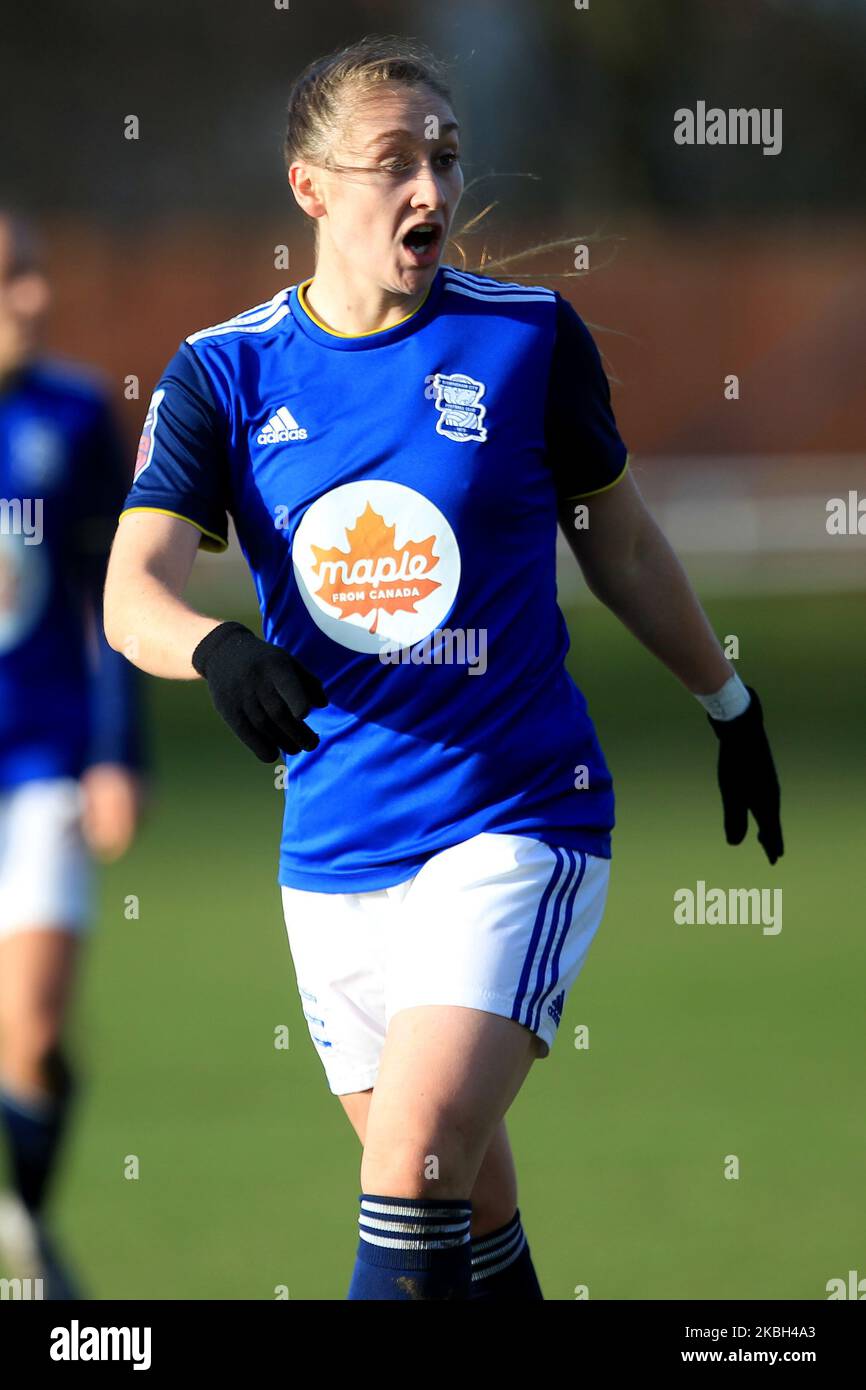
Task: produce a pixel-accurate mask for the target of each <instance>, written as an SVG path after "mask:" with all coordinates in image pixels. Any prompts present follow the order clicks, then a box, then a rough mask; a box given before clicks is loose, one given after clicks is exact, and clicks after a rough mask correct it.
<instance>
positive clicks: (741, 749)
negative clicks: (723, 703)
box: [707, 686, 784, 864]
mask: <svg viewBox="0 0 866 1390" xmlns="http://www.w3.org/2000/svg"><path fill="white" fill-rule="evenodd" d="M746 689H747V690H748V692H749V694H750V695H751V697H752V698H751V700H750V702H749V705H748V708H747V709H745V710H743V713H742V714H738V715H737V717H736V719H713V717H712V715H709V714H708V715H707V718H708V719H709V721H710V723H711V724H712V726H713V729H714V730H715V733H716V736H717V738H718V740H719V789H720V790H721V793H722V804H723V806H724V808H725V838H726V839H727V841H728V844H729V845H739V844H742V842H743V840H744V839H745V838H746V830H747V829H748V822H749V816H748V812H749V811H751V813H752V815H753V816H754V817H755V820H756V821H757V823H758V843H759V844H760V845H763V847H764V852H765V853H766V856H767V858H768V859H769V861H770V863H771V864H775V862H776V860H777V859H779V858H780V857H781V855H782V854H783V853H784V845H783V843H782V825H781V822H780V820H779V779H778V777H777V776H776V768H775V766H774V764H773V755H772V753H771V752H770V745H769V743H768V741H767V735H766V732H765V730H764V718H763V713H762V710H761V702H760V700H759V699H758V697H757V695H756V694H755V691H754V690H752V688H751V686H746Z"/></svg>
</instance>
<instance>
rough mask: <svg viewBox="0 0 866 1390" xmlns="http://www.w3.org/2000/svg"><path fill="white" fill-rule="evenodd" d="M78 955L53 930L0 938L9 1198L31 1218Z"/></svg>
mask: <svg viewBox="0 0 866 1390" xmlns="http://www.w3.org/2000/svg"><path fill="white" fill-rule="evenodd" d="M78 952H79V937H78V935H77V934H76V933H74V932H72V931H67V930H65V929H63V928H59V927H58V928H51V927H38V928H34V929H30V930H20V931H15V932H13V933H11V934H10V935H8V936H4V937H2V938H0V1116H2V1120H3V1126H4V1129H5V1131H6V1136H7V1140H8V1144H9V1151H10V1159H11V1163H10V1167H11V1172H12V1180H13V1183H14V1186H15V1189H16V1192H17V1194H18V1196H19V1197H20V1199H21V1201H22V1202H23V1204H24V1205H25V1207H26V1208H27V1210H28V1212H30V1213H31V1214H34V1215H35V1214H37V1213H38V1212H39V1211H40V1209H41V1208H42V1205H43V1202H44V1200H45V1196H46V1193H47V1191H48V1187H49V1183H50V1180H51V1176H52V1173H53V1171H54V1168H55V1164H56V1160H57V1155H58V1152H59V1148H60V1144H61V1141H62V1138H63V1134H64V1130H65V1128H66V1122H67V1119H68V1114H69V1103H70V1098H71V1093H72V1080H71V1076H70V1072H69V1068H68V1066H67V1064H66V1061H65V1058H64V1056H63V1052H62V1031H63V1023H64V1019H65V1015H66V1010H67V1006H68V1002H69V999H70V995H71V991H72V985H73V980H74V975H75V966H76V961H77V957H78Z"/></svg>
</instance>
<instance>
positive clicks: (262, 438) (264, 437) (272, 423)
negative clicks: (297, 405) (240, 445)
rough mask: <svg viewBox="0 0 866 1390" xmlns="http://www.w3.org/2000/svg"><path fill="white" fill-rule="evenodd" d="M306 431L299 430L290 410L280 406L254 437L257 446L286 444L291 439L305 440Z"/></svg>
mask: <svg viewBox="0 0 866 1390" xmlns="http://www.w3.org/2000/svg"><path fill="white" fill-rule="evenodd" d="M306 437H307V431H306V430H304V429H301V427H300V425H299V424H298V422H297V420H296V419H295V417H294V415H293V414H292V412H291V411H290V410H288V409H287V408H286V407H285V406H284V405H281V406H280V408H279V410H278V411H277V413H276V415H272V416H271V418H270V420H269V421H268V423H267V424H266V425H265V427H264V429H263V430H260V431H259V433H258V434H257V435H256V443H257V444H288V443H289V441H290V440H292V439H306Z"/></svg>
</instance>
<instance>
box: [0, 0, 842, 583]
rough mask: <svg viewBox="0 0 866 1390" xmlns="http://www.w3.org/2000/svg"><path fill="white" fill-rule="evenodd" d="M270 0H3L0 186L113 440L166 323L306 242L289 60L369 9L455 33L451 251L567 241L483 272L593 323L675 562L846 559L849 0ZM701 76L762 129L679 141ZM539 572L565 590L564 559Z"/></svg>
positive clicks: (721, 567)
mask: <svg viewBox="0 0 866 1390" xmlns="http://www.w3.org/2000/svg"><path fill="white" fill-rule="evenodd" d="M280 3H281V0H277V4H280ZM277 4H274V3H265V0H261V2H260V3H256V4H254V5H250V4H242V3H239V2H238V0H184V3H181V4H177V3H168V0H154V3H151V4H148V5H147V6H143V5H142V4H141V3H140V0H112V3H110V4H109V3H107V2H106V0H77V3H76V4H75V5H58V6H54V7H52V8H51V9H50V10H48V11H46V10H43V9H42V8H39V7H28V6H25V5H18V6H16V7H13V8H12V9H11V10H8V11H7V12H6V16H5V18H4V21H3V45H2V60H0V61H2V84H0V85H2V91H3V108H4V119H3V123H2V124H3V132H2V140H3V150H2V161H0V199H6V200H10V199H11V200H12V201H14V202H16V203H18V204H20V205H21V206H22V207H23V208H25V209H27V210H30V211H32V212H33V213H34V214H37V215H38V217H39V219H40V221H41V223H42V226H43V228H44V231H45V235H46V239H47V243H48V249H49V256H50V264H51V268H52V271H53V275H54V283H55V293H56V302H55V311H54V317H53V321H52V328H51V346H52V348H54V349H55V350H57V351H60V352H62V353H66V354H69V355H71V356H74V357H79V358H83V359H85V360H87V361H90V362H92V363H94V364H96V365H98V366H100V367H101V368H103V369H104V370H105V371H106V372H107V373H108V374H109V376H110V378H111V381H112V383H113V384H114V387H115V389H116V392H117V395H118V405H119V409H120V410H121V411H122V415H123V420H124V424H125V428H126V431H127V434H128V437H129V447H130V458H132V457H133V456H134V444H135V439H136V437H137V433H138V430H139V427H140V424H141V420H142V417H143V414H144V409H145V405H146V402H147V399H148V397H149V394H150V391H151V389H152V388H153V385H154V384H155V381H156V379H157V377H158V375H159V373H160V370H161V368H162V366H163V365H164V363H165V362H166V360H167V359H168V358H169V357H170V356H171V354H172V352H173V351H174V349H175V347H176V345H177V343H178V342H179V341H180V339H181V338H182V337H184V336H185V335H186V334H187V333H189V332H192V331H194V330H195V329H197V328H200V327H203V326H205V325H207V324H210V323H213V322H219V321H220V320H222V319H224V318H226V317H228V316H229V315H231V314H232V313H234V312H237V311H238V310H240V309H242V308H245V307H248V306H249V305H251V304H255V303H258V302H260V301H261V300H263V299H264V298H266V297H267V296H269V295H270V294H272V293H274V292H275V291H276V290H277V289H279V288H281V287H282V286H283V285H284V284H286V283H292V282H294V281H295V280H298V279H301V278H303V277H305V276H307V275H309V274H310V273H311V272H312V269H313V265H312V239H311V236H310V233H309V231H308V229H307V228H306V227H305V226H304V223H303V218H302V215H301V214H300V213H299V211H298V210H297V208H296V207H295V204H294V200H293V199H292V198H291V195H290V194H289V191H288V188H287V185H286V181H285V176H284V173H283V169H282V163H281V156H280V143H281V137H282V122H283V110H284V106H285V100H286V95H287V92H288V89H289V86H290V84H291V82H292V80H293V78H294V76H295V75H296V74H297V73H298V72H299V71H300V69H301V68H302V67H303V66H304V65H305V64H306V63H307V62H308V61H309V60H310V59H311V58H313V57H315V56H317V55H319V54H321V53H323V52H326V51H328V50H329V49H331V48H332V47H336V46H339V45H341V44H344V43H346V42H349V41H351V40H352V39H355V38H357V37H359V36H360V35H362V34H363V33H365V32H371V31H373V32H392V31H393V32H401V33H411V34H414V35H416V36H418V37H421V38H423V39H425V40H427V41H428V42H429V43H430V44H431V45H432V46H433V48H434V49H435V50H436V51H437V53H438V54H439V55H440V56H441V57H443V58H444V59H446V60H447V61H448V62H449V64H450V65H451V72H452V81H453V90H454V98H455V104H456V108H457V112H458V116H459V119H460V120H461V122H462V123H463V126H464V138H463V153H464V169H465V174H466V180H467V193H466V195H465V198H464V202H463V205H462V208H461V210H460V212H459V213H458V221H461V220H468V218H469V217H470V216H472V215H474V214H475V213H477V212H479V211H480V210H481V209H482V208H483V207H486V206H487V204H488V203H490V202H495V203H496V206H495V207H494V208H493V210H492V211H491V213H490V214H489V215H488V216H487V217H486V218H485V219H484V222H483V224H482V228H481V230H480V231H479V232H478V233H477V234H475V235H473V236H472V237H470V238H467V239H465V240H464V241H462V242H461V245H462V246H463V249H464V251H465V252H466V253H467V255H468V257H469V263H470V264H477V263H478V259H479V258H480V256H481V254H482V253H483V252H486V253H487V254H493V255H495V256H499V255H506V256H507V255H513V254H515V253H517V252H519V251H521V250H522V249H524V248H526V247H531V246H534V245H536V244H538V243H545V242H550V241H556V240H558V239H560V238H567V239H570V240H572V239H573V243H574V245H578V244H580V243H582V242H587V243H588V245H589V249H590V271H589V273H588V274H585V275H584V274H581V275H579V276H575V277H574V278H571V279H568V278H565V277H567V276H568V274H569V272H573V259H572V253H571V251H570V250H569V247H568V246H566V247H560V248H559V249H557V250H555V251H553V252H550V253H548V254H546V255H544V256H541V257H534V258H533V257H529V258H527V259H523V260H521V261H519V262H514V263H512V264H511V265H510V266H509V267H508V269H507V270H505V271H502V272H500V274H502V275H504V276H505V277H506V278H515V277H520V278H527V279H529V280H532V279H533V278H535V277H536V276H539V277H540V276H545V277H551V278H550V279H548V280H546V283H551V284H555V285H556V286H557V288H559V289H560V290H562V291H563V292H564V293H566V294H568V295H569V297H570V298H571V299H572V301H573V302H574V304H575V305H576V307H577V308H578V309H579V311H580V312H581V313H582V314H583V316H584V317H585V318H586V319H587V320H588V321H589V322H590V323H591V324H592V325H593V327H594V330H595V332H596V336H597V340H598V342H599V345H600V347H601V348H602V351H603V353H604V356H605V361H606V365H607V367H608V370H609V373H610V374H611V376H612V378H613V380H614V392H615V394H614V400H615V406H616V411H617V416H618V419H619V422H620V426H621V429H622V432H623V435H624V437H625V438H626V440H627V442H628V444H629V446H630V448H631V450H632V452H633V456H634V459H635V467H636V468H637V469H638V477H639V480H640V483H641V485H642V486H643V488H644V491H645V492H646V494H647V495H648V497H649V498H650V500H651V501H652V502H653V503H654V505H655V506H656V509H657V511H658V512H659V515H660V517H661V519H662V521H663V522H664V524H665V525H666V526H667V527H668V529H669V531H670V533H671V536H672V539H673V540H674V541H675V543H676V544H677V545H678V546H679V547H680V549H681V550H683V551H684V553H685V554H686V555H687V557H688V556H692V557H693V558H694V563H695V564H696V565H697V568H698V571H699V576H698V577H699V578H701V579H702V580H703V581H704V582H706V583H709V584H711V585H715V586H717V587H718V586H721V587H725V586H726V585H730V584H733V585H737V584H748V585H752V584H754V583H755V582H760V583H762V584H764V585H766V586H767V587H769V588H775V587H779V586H781V587H783V588H790V587H791V586H792V585H793V586H794V587H797V586H798V585H799V586H807V587H810V586H821V585H830V586H838V585H842V586H846V587H847V586H850V585H852V584H855V585H856V584H859V583H860V582H862V580H863V567H862V564H861V563H860V558H859V552H860V549H861V548H860V547H859V546H858V545H857V543H856V538H843V537H833V538H831V537H828V536H827V533H826V527H825V503H826V499H827V498H828V497H830V496H835V495H840V496H845V495H846V494H847V491H848V489H849V488H850V487H855V486H856V485H857V482H858V480H859V481H862V479H863V476H864V474H863V461H864V447H866V446H864V436H866V431H864V401H866V392H864V343H863V338H864V333H863V324H864V320H866V236H864V230H866V180H864V174H863V167H864V164H863V160H862V158H861V157H860V156H859V153H858V141H859V135H860V133H861V132H862V130H863V129H864V127H866V84H864V83H863V80H862V72H863V62H864V56H866V6H864V5H863V3H862V0H736V3H732V4H725V5H720V4H709V3H705V4H702V5H698V4H695V3H694V0H652V3H650V0H633V2H632V3H629V4H625V3H614V4H611V3H606V4H601V3H593V4H591V5H590V7H589V9H587V10H578V9H576V8H575V6H574V5H573V4H571V3H565V0H540V3H530V0H459V3H453V2H452V0H437V3H436V4H435V5H429V4H421V3H418V2H417V0H402V3H394V2H393V0H378V2H377V3H373V2H372V0H340V3H329V4H327V5H313V4H310V3H305V2H304V0H290V3H289V4H288V6H287V8H277ZM699 100H701V101H704V102H706V105H707V107H711V106H719V107H721V108H723V109H728V108H730V107H759V108H769V109H776V108H780V109H781V111H782V113H783V126H782V135H783V143H782V150H781V152H780V153H779V154H777V155H764V154H762V152H761V150H760V149H759V148H756V147H743V146H715V147H709V146H697V145H695V146H684V145H678V144H676V143H675V141H674V138H673V131H674V112H675V111H676V110H677V108H680V107H683V106H687V107H690V108H694V107H695V104H696V102H697V101H699ZM130 115H134V116H136V117H137V118H138V122H139V132H138V138H137V139H135V140H129V139H126V138H125V136H124V131H125V120H126V118H127V117H128V116H130ZM280 245H285V246H287V247H288V250H289V268H288V270H285V269H281V270H277V269H275V268H274V256H275V247H277V246H280ZM448 259H451V260H453V261H455V262H457V263H459V262H460V257H459V255H458V253H457V251H456V248H453V247H452V248H451V253H450V255H449V257H448ZM729 373H735V374H736V375H737V376H738V377H739V383H740V387H739V390H740V395H739V399H738V400H736V401H731V400H727V399H725V395H724V379H725V377H726V376H727V375H728V374H729ZM129 375H134V376H136V377H137V378H138V379H139V381H140V392H139V397H138V399H133V400H124V399H123V397H122V394H121V392H122V384H123V381H124V379H125V378H126V377H127V376H129ZM781 499H785V500H784V502H783V501H782V500H781ZM238 559H239V557H238V554H237V551H236V549H235V551H234V556H233V559H231V560H229V561H228V564H226V562H224V561H222V562H220V564H221V565H222V575H223V577H224V578H227V576H228V570H229V569H230V568H232V569H233V567H234V563H235V562H236V561H238ZM732 561H733V562H732ZM210 568H211V569H212V568H213V566H212V565H211V567H210ZM202 573H203V574H205V576H207V573H209V570H208V567H207V566H205V567H203V569H202ZM563 582H564V583H565V584H566V586H567V588H568V590H569V593H571V592H572V591H575V592H577V591H579V589H580V585H579V581H578V579H577V577H576V576H575V574H574V569H573V566H570V565H569V566H568V567H567V569H566V573H565V577H564V581H563Z"/></svg>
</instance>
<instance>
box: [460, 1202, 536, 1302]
mask: <svg viewBox="0 0 866 1390" xmlns="http://www.w3.org/2000/svg"><path fill="white" fill-rule="evenodd" d="M469 1297H470V1298H472V1299H478V1298H481V1299H486V1300H487V1301H488V1302H489V1303H508V1302H512V1303H530V1302H537V1301H538V1300H539V1299H542V1300H543V1299H544V1294H543V1293H542V1292H541V1285H540V1284H539V1282H538V1278H537V1275H536V1273H535V1267H534V1266H533V1263H532V1256H531V1255H530V1253H529V1246H528V1244H527V1241H526V1236H525V1235H524V1232H523V1225H522V1223H521V1220H520V1208H519V1207H518V1209H517V1211H516V1212H515V1213H514V1216H513V1217H512V1218H511V1220H510V1221H509V1222H507V1223H506V1225H504V1226H500V1227H499V1228H498V1230H495V1231H491V1232H490V1233H489V1235H486V1236H481V1237H480V1238H479V1239H478V1240H475V1239H473V1241H472V1292H471V1293H470V1295H469Z"/></svg>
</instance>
